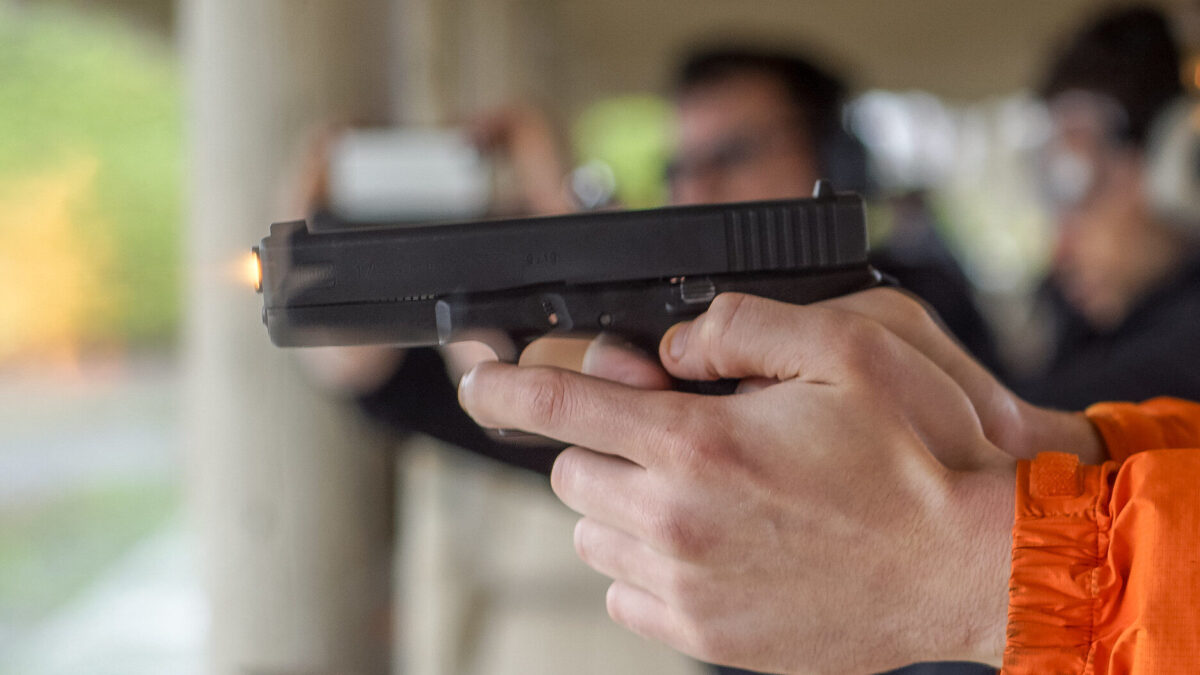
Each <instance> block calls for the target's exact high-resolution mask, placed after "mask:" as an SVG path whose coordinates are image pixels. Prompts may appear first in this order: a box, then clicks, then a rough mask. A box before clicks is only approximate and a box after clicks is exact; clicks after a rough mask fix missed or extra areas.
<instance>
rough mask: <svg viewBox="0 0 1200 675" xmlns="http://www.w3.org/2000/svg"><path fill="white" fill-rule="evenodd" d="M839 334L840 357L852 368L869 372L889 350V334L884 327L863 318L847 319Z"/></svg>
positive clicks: (837, 343)
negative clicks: (880, 355) (881, 354)
mask: <svg viewBox="0 0 1200 675" xmlns="http://www.w3.org/2000/svg"><path fill="white" fill-rule="evenodd" d="M843 320H844V323H843V325H842V326H841V328H840V330H839V332H840V333H841V339H840V340H838V341H837V342H836V343H835V344H836V345H837V348H838V351H839V356H840V357H841V359H842V360H843V361H844V362H845V363H846V364H847V365H850V366H853V367H855V368H856V369H860V370H869V369H870V368H871V365H872V364H873V363H874V362H876V361H877V357H878V355H879V353H880V352H881V351H882V350H884V349H885V348H887V344H888V335H889V334H888V332H887V329H885V328H884V327H883V326H882V325H880V324H878V323H876V322H874V321H872V320H870V319H866V318H862V317H846V318H844V319H843Z"/></svg>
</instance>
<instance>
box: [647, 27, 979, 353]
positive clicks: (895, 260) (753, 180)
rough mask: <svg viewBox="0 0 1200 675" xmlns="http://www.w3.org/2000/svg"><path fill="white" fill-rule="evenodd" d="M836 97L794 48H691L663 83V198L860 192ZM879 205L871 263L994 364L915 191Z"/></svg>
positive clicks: (861, 182) (864, 176) (854, 154)
mask: <svg viewBox="0 0 1200 675" xmlns="http://www.w3.org/2000/svg"><path fill="white" fill-rule="evenodd" d="M846 96H847V85H846V84H845V82H844V81H843V80H842V79H841V78H840V77H838V76H837V75H835V74H833V73H832V72H831V71H830V70H828V69H827V68H825V67H822V66H820V65H818V64H817V62H815V61H814V60H811V59H808V58H804V57H801V56H798V55H795V54H791V53H787V52H777V51H770V50H764V49H756V48H743V47H729V48H727V47H719V48H715V49H706V50H702V51H698V52H696V53H695V54H693V55H692V56H690V57H689V58H687V59H686V60H685V61H684V63H683V65H682V67H681V68H680V69H679V74H678V76H677V79H676V83H675V87H674V98H675V103H676V116H677V120H678V124H677V133H676V143H675V146H676V152H675V156H674V158H673V159H672V160H671V161H670V162H669V164H668V167H667V171H666V174H667V180H668V185H669V188H670V194H671V201H672V203H675V204H694V203H705V202H730V201H744V200H753V199H786V198H792V197H803V196H806V195H807V194H808V193H809V191H810V189H811V186H812V185H813V183H814V182H815V180H816V179H817V178H827V179H829V180H831V182H832V183H833V185H834V186H835V187H836V188H837V189H839V190H855V191H858V192H861V193H863V194H866V195H870V193H871V192H872V186H871V181H870V177H869V171H868V159H867V152H866V149H865V148H864V147H863V145H862V143H861V142H860V141H859V140H858V139H857V138H856V137H854V136H853V135H852V134H851V133H849V132H848V131H847V130H846V129H845V127H844V125H843V119H842V109H843V106H844V104H845V99H846ZM885 211H886V215H887V216H888V217H890V218H891V220H892V221H893V222H894V225H895V226H894V227H893V228H892V231H891V233H890V236H889V237H888V239H887V240H886V241H885V242H884V245H883V246H882V247H880V248H879V249H878V250H875V251H873V252H872V254H871V261H872V263H873V264H874V265H875V266H876V267H878V268H879V269H881V270H883V271H884V272H886V273H888V274H890V275H892V276H893V277H895V278H896V279H897V280H898V281H899V282H900V284H901V285H902V286H904V287H905V288H907V289H909V290H910V291H912V292H914V293H916V294H917V295H918V296H920V297H921V298H923V299H925V300H926V301H927V302H929V303H930V305H931V306H932V307H933V309H934V311H936V312H937V314H938V316H939V317H940V318H941V319H942V320H943V321H944V322H945V323H946V325H947V326H948V327H949V329H950V332H951V333H953V334H954V335H955V336H957V337H958V338H959V339H960V340H962V341H963V343H964V344H965V345H966V347H967V348H968V350H969V351H971V352H972V353H973V354H975V355H976V357H977V358H979V359H980V360H981V361H982V362H983V363H984V364H985V365H987V366H988V367H989V368H991V369H992V370H994V371H999V370H1000V369H1001V367H1000V363H999V359H998V358H997V356H996V348H995V344H994V341H993V338H992V333H991V331H990V329H989V327H988V326H987V323H986V321H985V320H984V319H983V316H982V315H981V314H980V313H979V311H978V309H977V308H976V307H975V304H974V301H973V300H972V293H971V287H970V284H969V282H968V281H967V278H966V276H965V275H964V274H963V273H962V270H961V268H960V267H959V266H958V263H957V262H956V261H955V260H954V257H953V256H952V255H951V253H950V251H949V249H948V248H947V247H946V246H945V244H944V243H943V242H942V240H941V239H940V237H939V236H938V235H937V232H936V229H935V228H934V218H933V216H932V212H931V211H930V209H929V208H928V205H927V203H926V202H925V201H924V199H923V196H922V195H921V194H920V193H911V194H908V195H904V196H901V197H899V198H897V199H895V200H892V201H891V202H890V203H889V204H888V208H887V209H886V210H885Z"/></svg>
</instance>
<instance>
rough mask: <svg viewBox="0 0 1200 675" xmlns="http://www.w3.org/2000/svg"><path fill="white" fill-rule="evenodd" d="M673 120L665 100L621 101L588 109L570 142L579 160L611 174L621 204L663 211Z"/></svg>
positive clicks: (647, 97) (612, 100)
mask: <svg viewBox="0 0 1200 675" xmlns="http://www.w3.org/2000/svg"><path fill="white" fill-rule="evenodd" d="M673 121H674V118H673V113H672V107H671V104H670V103H669V102H668V101H667V100H666V99H663V98H661V97H658V96H650V95H639V96H618V97H614V98H609V99H604V100H602V101H599V102H597V103H594V104H592V105H591V106H589V107H588V108H587V110H585V111H584V112H583V114H581V115H580V116H579V119H578V120H577V121H576V122H575V124H574V125H573V127H572V130H571V131H572V133H571V140H572V144H573V145H574V146H575V151H576V155H577V156H578V157H579V158H580V159H581V160H583V161H588V160H599V161H601V162H604V163H605V164H607V165H608V166H609V168H611V169H612V172H613V175H614V177H615V178H616V198H617V200H618V201H619V202H620V203H621V204H622V205H624V206H626V207H629V208H648V207H652V206H662V205H663V204H665V203H666V202H667V186H666V182H665V181H664V179H663V171H664V169H665V168H666V165H667V160H668V159H669V157H670V152H671V127H672V123H673Z"/></svg>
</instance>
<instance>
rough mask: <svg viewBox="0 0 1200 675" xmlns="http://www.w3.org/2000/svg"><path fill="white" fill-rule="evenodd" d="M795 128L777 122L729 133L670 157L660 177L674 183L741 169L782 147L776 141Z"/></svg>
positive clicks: (789, 134) (796, 130) (795, 128)
mask: <svg viewBox="0 0 1200 675" xmlns="http://www.w3.org/2000/svg"><path fill="white" fill-rule="evenodd" d="M798 131H799V129H797V127H796V126H795V125H794V124H779V125H777V126H775V127H774V128H771V129H764V130H759V131H757V132H742V133H738V134H736V135H731V136H729V137H728V138H724V139H720V140H718V141H716V142H715V143H713V144H711V145H710V146H709V147H708V148H706V149H704V150H701V151H698V152H692V153H689V154H687V155H678V156H676V157H674V158H672V159H671V160H670V161H669V162H667V165H666V168H665V171H664V176H665V178H666V180H667V183H668V184H671V185H674V184H677V183H678V182H680V181H686V180H695V179H698V178H702V177H706V176H717V175H721V174H724V173H729V172H732V171H736V170H739V169H743V168H745V167H747V166H750V165H752V164H754V163H755V162H757V161H759V160H761V159H762V158H764V157H767V156H769V155H771V154H772V153H776V152H780V151H782V150H784V149H785V147H784V146H783V144H782V143H781V142H780V140H781V139H782V138H783V137H785V136H791V135H793V134H795V133H797V132H798Z"/></svg>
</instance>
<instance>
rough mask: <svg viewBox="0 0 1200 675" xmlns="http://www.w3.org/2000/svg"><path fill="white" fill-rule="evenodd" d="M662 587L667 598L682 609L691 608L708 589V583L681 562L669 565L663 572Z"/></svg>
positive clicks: (688, 609)
mask: <svg viewBox="0 0 1200 675" xmlns="http://www.w3.org/2000/svg"><path fill="white" fill-rule="evenodd" d="M663 587H664V589H665V595H666V596H667V598H668V599H670V600H672V601H673V604H675V605H676V606H678V607H680V608H681V609H683V610H684V611H690V610H692V609H693V608H694V607H695V605H696V602H697V600H698V599H699V598H700V597H701V596H702V595H703V594H704V593H705V592H706V591H707V590H708V585H707V584H705V583H704V582H703V581H702V580H701V579H700V578H699V577H698V575H697V574H695V573H694V572H692V571H691V568H690V567H688V566H685V565H681V564H673V565H670V566H669V567H668V568H667V569H666V570H665V571H664V572H663Z"/></svg>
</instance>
